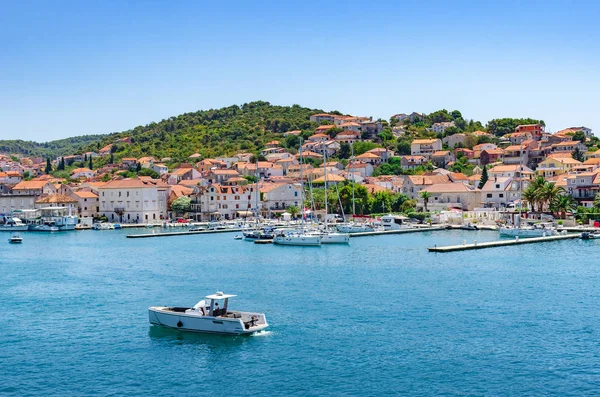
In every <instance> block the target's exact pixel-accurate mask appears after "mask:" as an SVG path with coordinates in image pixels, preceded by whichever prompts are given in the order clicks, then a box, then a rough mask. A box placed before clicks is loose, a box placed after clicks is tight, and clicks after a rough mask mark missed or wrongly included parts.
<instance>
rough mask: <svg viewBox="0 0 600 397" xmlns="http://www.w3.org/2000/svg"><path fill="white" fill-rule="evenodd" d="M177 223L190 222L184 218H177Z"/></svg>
mask: <svg viewBox="0 0 600 397" xmlns="http://www.w3.org/2000/svg"><path fill="white" fill-rule="evenodd" d="M176 222H177V223H189V222H190V221H188V220H187V219H184V218H177V220H176Z"/></svg>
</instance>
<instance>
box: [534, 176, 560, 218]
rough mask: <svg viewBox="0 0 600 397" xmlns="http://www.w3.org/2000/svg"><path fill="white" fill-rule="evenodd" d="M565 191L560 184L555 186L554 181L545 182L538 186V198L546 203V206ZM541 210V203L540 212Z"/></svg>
mask: <svg viewBox="0 0 600 397" xmlns="http://www.w3.org/2000/svg"><path fill="white" fill-rule="evenodd" d="M564 193H565V189H563V188H562V187H560V186H556V185H555V184H554V183H550V182H546V183H545V184H544V186H542V187H540V188H539V195H540V200H542V202H544V203H548V207H550V205H551V204H552V202H553V201H554V200H555V199H556V198H557V197H558V196H560V195H563V194H564ZM542 210H543V205H542V207H540V212H541V211H542Z"/></svg>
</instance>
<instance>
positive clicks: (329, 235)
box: [306, 230, 350, 244]
mask: <svg viewBox="0 0 600 397" xmlns="http://www.w3.org/2000/svg"><path fill="white" fill-rule="evenodd" d="M306 234H308V235H312V236H320V237H321V244H348V243H350V234H348V233H338V232H333V231H325V230H315V231H310V232H307V233H306Z"/></svg>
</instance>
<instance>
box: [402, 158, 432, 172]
mask: <svg viewBox="0 0 600 397" xmlns="http://www.w3.org/2000/svg"><path fill="white" fill-rule="evenodd" d="M425 164H427V158H426V157H424V156H402V158H401V159H400V165H401V166H402V168H404V169H407V170H412V169H415V168H417V167H420V166H422V165H425Z"/></svg>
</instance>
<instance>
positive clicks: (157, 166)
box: [149, 163, 169, 175]
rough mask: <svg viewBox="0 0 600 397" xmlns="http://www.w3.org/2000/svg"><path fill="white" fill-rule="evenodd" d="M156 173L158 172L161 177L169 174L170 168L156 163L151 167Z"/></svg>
mask: <svg viewBox="0 0 600 397" xmlns="http://www.w3.org/2000/svg"><path fill="white" fill-rule="evenodd" d="M149 168H152V169H153V170H154V171H156V172H158V174H159V175H165V174H168V173H169V167H167V166H166V165H165V164H162V163H154V164H152V166H151V167H149Z"/></svg>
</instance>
